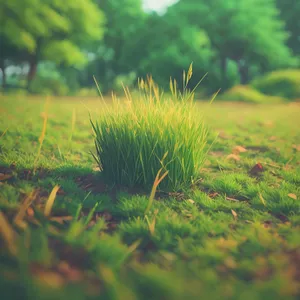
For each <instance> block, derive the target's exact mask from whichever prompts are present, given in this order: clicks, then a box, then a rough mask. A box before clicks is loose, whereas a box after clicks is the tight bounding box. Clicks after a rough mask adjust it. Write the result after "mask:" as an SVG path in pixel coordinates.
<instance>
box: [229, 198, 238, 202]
mask: <svg viewBox="0 0 300 300" xmlns="http://www.w3.org/2000/svg"><path fill="white" fill-rule="evenodd" d="M226 200H229V201H234V202H240V200H237V199H235V198H231V197H226Z"/></svg>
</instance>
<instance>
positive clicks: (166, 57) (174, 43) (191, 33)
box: [132, 13, 214, 87]
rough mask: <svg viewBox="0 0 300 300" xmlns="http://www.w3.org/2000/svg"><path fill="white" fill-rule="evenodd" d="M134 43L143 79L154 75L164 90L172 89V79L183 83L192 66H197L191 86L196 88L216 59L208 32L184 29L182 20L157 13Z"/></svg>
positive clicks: (151, 17) (194, 69)
mask: <svg viewBox="0 0 300 300" xmlns="http://www.w3.org/2000/svg"><path fill="white" fill-rule="evenodd" d="M133 43H134V45H135V46H134V49H133V50H132V51H134V52H133V53H134V56H135V57H138V56H139V61H140V65H139V68H138V74H139V76H145V75H146V74H152V75H153V77H154V80H155V81H157V82H158V83H159V84H160V85H162V86H164V87H167V86H169V78H170V76H172V78H175V79H176V80H177V81H178V82H179V83H180V82H181V80H182V71H183V70H186V69H187V68H188V66H189V65H190V63H191V62H195V64H194V66H193V71H194V76H193V78H192V81H191V84H195V81H198V80H199V79H201V78H202V77H203V75H204V74H205V73H206V72H207V70H208V69H209V67H210V64H211V59H212V58H213V55H214V52H213V51H212V49H211V45H210V40H209V38H208V36H207V34H206V33H205V31H203V30H201V29H199V28H197V27H195V26H189V27H188V28H187V27H184V26H182V24H181V22H180V21H179V19H174V18H169V16H168V15H164V16H160V15H157V14H155V13H153V14H152V15H149V17H148V18H147V21H146V23H145V26H144V27H143V28H140V30H139V31H138V33H137V35H136V36H135V38H134V42H133ZM194 80H195V81H194Z"/></svg>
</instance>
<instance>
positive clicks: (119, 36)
mask: <svg viewBox="0 0 300 300" xmlns="http://www.w3.org/2000/svg"><path fill="white" fill-rule="evenodd" d="M94 2H95V3H96V4H97V5H98V7H99V9H100V10H101V11H102V12H103V13H104V15H105V16H106V20H107V23H106V27H107V30H106V31H105V33H104V37H103V40H102V41H101V42H100V43H99V42H97V45H95V51H94V58H93V59H91V62H90V64H89V66H88V68H87V70H86V72H85V73H82V74H80V78H81V82H82V83H89V84H94V83H93V81H92V80H93V79H92V78H91V74H93V75H95V76H96V78H97V80H99V81H100V82H101V83H105V88H106V89H107V90H108V89H110V88H112V85H113V81H114V79H115V77H116V76H117V75H119V74H128V73H130V72H132V71H135V69H136V68H137V66H138V64H139V60H138V57H137V56H135V55H134V53H136V49H135V47H136V45H135V43H134V40H135V37H136V33H137V31H138V30H139V29H140V28H143V27H144V24H145V20H146V16H147V15H146V13H145V12H144V10H143V7H142V1H141V0H94Z"/></svg>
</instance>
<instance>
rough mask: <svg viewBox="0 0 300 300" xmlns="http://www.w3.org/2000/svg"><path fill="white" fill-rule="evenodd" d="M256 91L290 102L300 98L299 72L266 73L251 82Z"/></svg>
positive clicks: (280, 71)
mask: <svg viewBox="0 0 300 300" xmlns="http://www.w3.org/2000/svg"><path fill="white" fill-rule="evenodd" d="M252 86H253V87H254V88H255V89H257V90H258V91H260V92H262V93H264V94H266V95H272V96H279V97H284V98H287V99H290V100H294V99H299V98H300V70H279V71H274V72H271V73H268V74H266V75H264V76H262V77H261V78H257V79H255V80H254V81H253V82H252Z"/></svg>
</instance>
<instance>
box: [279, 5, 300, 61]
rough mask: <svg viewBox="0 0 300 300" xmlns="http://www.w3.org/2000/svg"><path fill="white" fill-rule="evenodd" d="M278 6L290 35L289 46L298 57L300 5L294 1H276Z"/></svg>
mask: <svg viewBox="0 0 300 300" xmlns="http://www.w3.org/2000/svg"><path fill="white" fill-rule="evenodd" d="M276 5H277V7H278V8H279V11H280V16H281V18H282V20H283V21H284V22H285V28H286V29H287V31H288V32H289V34H290V36H289V39H288V45H289V46H290V47H291V49H292V50H293V51H294V53H295V54H296V55H300V40H299V32H300V23H299V15H300V3H299V1H294V0H276Z"/></svg>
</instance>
